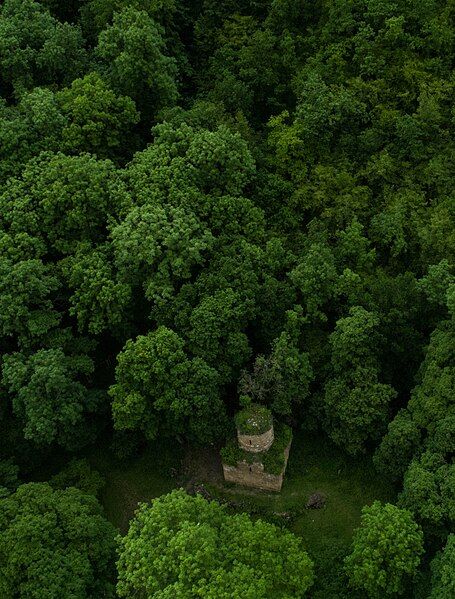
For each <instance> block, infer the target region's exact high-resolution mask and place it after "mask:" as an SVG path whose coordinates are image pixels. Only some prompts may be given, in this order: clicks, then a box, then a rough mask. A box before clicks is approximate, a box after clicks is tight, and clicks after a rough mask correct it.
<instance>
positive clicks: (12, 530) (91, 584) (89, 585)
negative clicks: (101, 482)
mask: <svg viewBox="0 0 455 599" xmlns="http://www.w3.org/2000/svg"><path fill="white" fill-rule="evenodd" d="M114 536H115V529H114V527H113V526H112V525H111V524H110V523H109V522H108V521H107V520H106V519H105V517H104V515H103V512H102V510H101V507H100V505H99V503H98V501H97V500H96V498H95V497H94V496H93V495H86V494H84V493H82V492H81V491H79V489H75V488H73V487H71V488H69V489H66V490H61V491H60V490H59V491H54V490H53V489H52V488H51V487H50V486H49V485H48V484H46V483H29V484H26V485H21V486H20V487H19V488H18V489H17V491H16V492H15V493H13V494H12V495H10V496H9V497H7V498H4V499H0V563H1V564H2V567H1V571H0V592H1V595H2V597H4V599H15V598H18V599H25V598H26V597H36V598H37V599H38V598H40V599H41V598H42V599H44V598H45V597H46V598H48V599H87V598H88V597H106V598H108V597H114V584H113V582H114V568H113V559H114V555H115V543H114Z"/></svg>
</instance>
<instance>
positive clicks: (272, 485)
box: [223, 443, 291, 491]
mask: <svg viewBox="0 0 455 599" xmlns="http://www.w3.org/2000/svg"><path fill="white" fill-rule="evenodd" d="M290 447H291V444H290V443H289V445H288V446H287V447H286V449H285V450H284V456H285V462H284V468H283V471H282V472H281V474H278V475H277V474H270V473H269V472H265V471H264V465H263V464H262V463H261V462H254V463H253V464H248V463H247V462H245V461H242V462H238V463H237V466H228V465H227V464H223V473H224V479H225V480H226V481H227V482H230V483H236V484H237V485H243V486H244V487H254V488H255V489H261V490H262V491H281V487H282V485H283V477H284V472H285V470H286V465H287V463H288V458H289V449H290Z"/></svg>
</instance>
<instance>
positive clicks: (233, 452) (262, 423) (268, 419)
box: [221, 404, 292, 491]
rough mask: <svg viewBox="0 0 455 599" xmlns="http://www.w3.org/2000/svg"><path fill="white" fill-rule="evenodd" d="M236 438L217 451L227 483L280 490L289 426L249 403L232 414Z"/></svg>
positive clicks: (260, 407)
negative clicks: (277, 422) (274, 422)
mask: <svg viewBox="0 0 455 599" xmlns="http://www.w3.org/2000/svg"><path fill="white" fill-rule="evenodd" d="M235 423H236V427H237V439H233V440H231V441H230V442H228V444H227V445H226V447H224V448H223V449H222V451H221V457H222V461H223V472H224V478H225V480H226V481H228V482H233V483H237V484H239V485H244V486H247V487H255V488H257V489H262V490H265V491H280V490H281V486H282V484H283V476H284V472H285V470H286V465H287V461H288V457H289V449H290V446H291V441H292V433H291V429H290V428H289V427H287V426H285V425H282V424H277V433H276V434H275V430H274V426H273V418H272V415H271V413H270V411H269V410H268V409H267V408H266V407H264V406H261V405H258V404H251V405H250V406H248V407H247V408H245V409H243V410H241V411H240V412H239V413H238V414H237V415H236V417H235Z"/></svg>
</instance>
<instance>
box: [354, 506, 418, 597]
mask: <svg viewBox="0 0 455 599" xmlns="http://www.w3.org/2000/svg"><path fill="white" fill-rule="evenodd" d="M422 553H423V534H422V531H421V529H420V528H419V526H418V525H417V524H416V523H415V522H414V520H413V518H412V514H411V512H409V511H407V510H402V509H399V508H397V507H396V506H394V505H392V504H390V503H386V504H384V505H382V504H381V503H380V502H379V501H375V502H374V503H373V505H371V506H369V507H364V508H363V510H362V520H361V524H360V528H358V529H357V531H356V532H355V534H354V539H353V544H352V553H351V554H350V555H349V556H348V557H347V558H346V560H345V563H346V570H347V573H348V576H349V579H350V582H351V584H352V586H353V587H354V588H357V589H362V590H363V591H365V592H366V593H367V595H368V597H371V598H376V597H377V598H379V597H381V596H383V595H384V594H385V595H390V596H394V595H396V594H400V593H402V592H403V590H404V589H405V587H406V582H407V581H408V580H409V579H410V577H412V576H413V575H414V574H415V573H416V571H417V568H418V566H419V563H420V559H421V556H422Z"/></svg>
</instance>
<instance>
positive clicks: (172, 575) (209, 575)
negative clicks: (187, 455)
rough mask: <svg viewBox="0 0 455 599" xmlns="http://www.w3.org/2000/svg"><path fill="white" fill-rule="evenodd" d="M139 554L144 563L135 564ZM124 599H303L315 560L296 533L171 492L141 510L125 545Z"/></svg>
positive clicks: (120, 586)
mask: <svg viewBox="0 0 455 599" xmlns="http://www.w3.org/2000/svg"><path fill="white" fill-rule="evenodd" d="M138 556H140V559H138ZM117 566H118V570H119V582H118V585H117V592H118V594H119V596H120V597H129V596H131V595H132V594H135V593H136V594H145V595H148V596H156V597H163V598H164V597H170V596H171V595H172V596H178V595H182V596H185V595H186V596H188V597H196V596H198V595H202V596H204V597H210V598H213V599H215V597H216V598H217V599H218V598H220V599H221V598H226V599H227V598H228V597H235V596H240V595H242V596H245V597H255V598H257V599H259V598H261V597H264V598H265V597H269V596H270V595H273V596H274V597H282V598H283V599H284V598H289V599H290V598H291V597H304V596H305V595H306V591H307V589H308V588H309V587H310V586H311V584H312V581H313V572H312V562H311V560H310V558H309V557H308V555H307V554H306V552H305V551H304V550H303V548H302V546H301V543H300V541H299V540H298V539H297V538H296V537H294V536H293V535H292V534H291V533H289V532H286V531H281V530H279V529H277V528H276V527H275V526H273V525H271V524H268V523H266V522H263V521H261V520H257V521H255V522H253V521H252V520H250V518H249V517H248V516H247V515H246V514H243V515H236V516H229V515H227V513H226V511H225V510H224V509H223V508H222V507H220V506H219V505H218V504H217V503H215V502H210V503H208V502H206V501H205V500H204V499H203V498H202V497H201V496H196V497H190V496H188V495H186V493H184V492H183V491H173V492H172V493H170V494H169V495H164V496H162V497H160V498H159V499H156V500H155V501H154V502H153V503H152V504H151V505H148V504H143V505H142V506H141V507H140V508H139V510H138V512H137V513H136V517H135V519H134V520H133V521H132V523H131V526H130V529H129V531H128V534H127V535H126V536H125V537H124V539H122V541H121V545H120V557H119V561H118V564H117Z"/></svg>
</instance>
